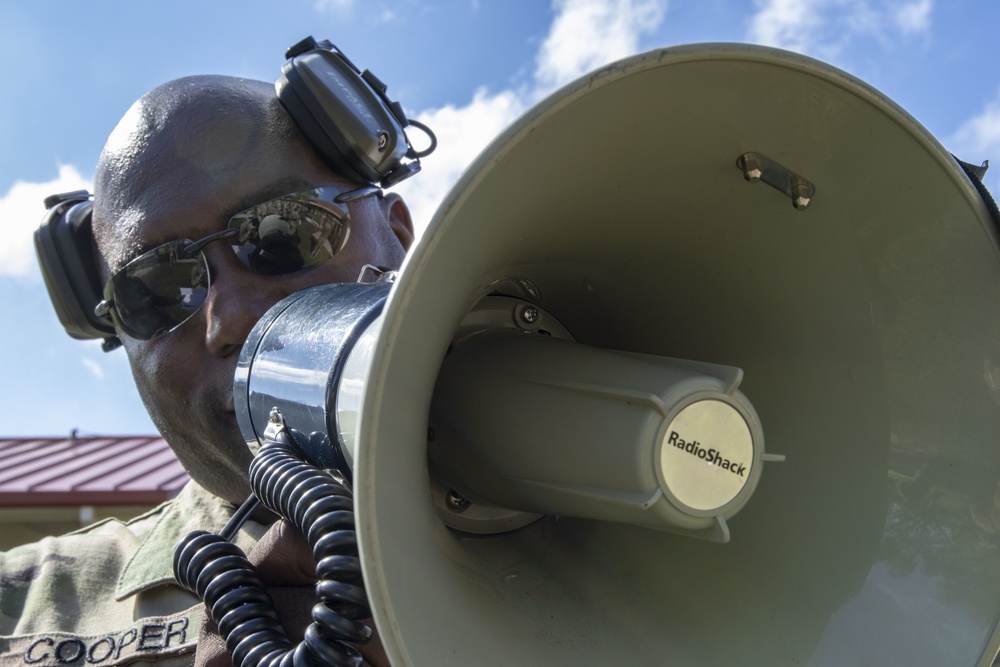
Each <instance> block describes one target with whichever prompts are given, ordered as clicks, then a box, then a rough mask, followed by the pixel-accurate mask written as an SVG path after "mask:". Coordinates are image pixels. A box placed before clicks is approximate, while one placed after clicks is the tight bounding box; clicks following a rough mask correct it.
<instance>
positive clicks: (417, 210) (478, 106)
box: [396, 89, 525, 232]
mask: <svg viewBox="0 0 1000 667" xmlns="http://www.w3.org/2000/svg"><path fill="white" fill-rule="evenodd" d="M523 98H524V95H521V94H518V93H516V92H514V91H510V90H505V91H502V92H500V93H496V94H493V95H491V94H489V93H487V92H486V91H485V90H482V89H481V90H478V91H476V93H475V95H474V96H473V98H472V101H471V102H470V103H469V104H468V105H467V106H464V107H461V108H459V107H454V106H451V105H449V106H445V107H442V108H440V109H433V110H429V111H425V112H423V113H421V114H419V115H418V116H417V120H419V121H420V122H422V123H424V124H425V125H427V126H428V127H430V128H432V129H433V130H434V133H435V134H436V135H437V138H438V148H437V150H435V151H434V153H432V154H431V156H430V157H429V158H427V159H426V160H425V161H424V163H423V170H422V171H421V172H420V173H419V174H418V175H417V176H414V177H413V178H412V179H410V180H408V181H404V182H403V183H401V184H400V185H399V187H398V188H396V190H397V191H398V192H399V193H400V194H401V195H402V196H403V197H404V198H405V199H406V203H407V204H408V205H409V207H410V211H411V213H412V214H413V219H414V221H415V223H416V227H417V231H418V232H421V231H423V229H424V227H426V225H427V223H428V222H430V219H431V216H432V215H433V213H434V211H435V210H436V209H437V206H438V204H440V202H441V200H442V199H443V198H444V195H445V194H446V193H447V192H448V190H449V189H450V188H451V186H452V185H453V184H454V183H455V181H457V180H458V177H459V176H461V174H462V172H463V171H464V170H465V168H466V167H467V166H468V165H469V164H470V163H471V162H472V161H473V160H474V159H475V157H476V156H477V155H479V153H480V152H481V151H482V150H483V149H484V148H485V147H486V145H487V144H489V142H490V141H492V140H493V139H494V138H495V137H496V136H497V135H498V134H499V133H500V132H501V131H502V130H503V129H504V128H505V127H507V126H508V125H510V123H511V122H512V121H513V120H514V119H516V118H517V117H518V116H519V115H521V113H522V112H523V111H524V109H525V101H524V99H523ZM411 139H412V140H413V142H414V144H416V145H422V144H421V141H422V139H423V137H421V136H420V132H419V131H418V130H414V131H411Z"/></svg>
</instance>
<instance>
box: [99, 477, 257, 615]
mask: <svg viewBox="0 0 1000 667" xmlns="http://www.w3.org/2000/svg"><path fill="white" fill-rule="evenodd" d="M235 509H236V508H235V507H234V506H233V505H232V504H231V503H228V502H226V501H225V500H223V499H222V498H219V497H218V496H215V495H213V494H211V493H209V492H208V491H206V490H205V489H204V488H203V487H201V486H199V485H198V484H196V483H195V482H193V481H191V482H188V483H187V484H186V485H185V486H184V488H183V489H181V492H180V493H179V494H177V497H176V498H174V499H173V500H171V501H170V502H168V503H166V504H164V505H162V506H161V507H159V508H158V509H156V510H154V511H153V512H151V513H150V514H147V515H145V516H143V517H140V518H139V519H136V520H135V521H134V522H131V523H130V524H129V525H130V527H132V525H133V524H135V525H136V528H138V527H139V525H140V524H141V523H142V522H149V523H151V524H152V527H151V528H149V529H148V533H147V534H146V535H145V536H144V537H143V536H142V535H141V533H140V534H139V535H137V536H138V537H139V538H140V539H141V540H142V541H141V542H140V544H139V547H138V548H137V549H136V550H135V553H133V554H132V557H131V558H130V559H129V561H128V563H127V564H126V565H125V569H124V570H122V574H121V577H119V579H118V585H117V587H116V588H115V599H117V600H123V599H125V598H127V597H130V596H132V595H135V594H136V593H140V592H142V591H144V590H147V589H149V588H152V587H154V586H159V585H163V584H172V585H175V586H176V585H177V582H176V580H175V579H174V571H173V561H174V549H176V547H177V544H178V542H180V540H181V539H182V538H183V537H185V536H186V535H187V534H188V533H190V532H191V531H193V530H207V531H209V532H212V533H218V532H220V531H221V530H222V528H223V527H224V526H225V525H226V522H227V521H228V520H229V517H230V516H232V514H233V512H234V511H235ZM157 515H158V516H157ZM264 530H266V527H265V526H263V525H261V524H259V523H256V522H253V521H248V522H247V523H246V524H244V527H243V529H242V530H241V531H240V535H239V536H238V538H237V540H236V543H237V545H238V546H240V547H241V548H243V549H244V550H246V549H249V548H250V546H252V545H253V544H254V543H255V542H256V541H257V539H259V538H260V536H261V535H262V534H263V532H264Z"/></svg>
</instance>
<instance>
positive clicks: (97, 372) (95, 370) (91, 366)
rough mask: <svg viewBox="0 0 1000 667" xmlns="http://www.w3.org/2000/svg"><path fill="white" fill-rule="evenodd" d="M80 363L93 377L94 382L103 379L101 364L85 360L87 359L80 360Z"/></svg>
mask: <svg viewBox="0 0 1000 667" xmlns="http://www.w3.org/2000/svg"><path fill="white" fill-rule="evenodd" d="M80 363H81V364H83V367H84V368H86V369H87V370H88V371H89V372H90V374H91V375H93V376H94V379H95V380H103V379H104V368H102V367H101V364H99V363H98V362H96V361H94V360H93V359H87V358H83V359H81V360H80Z"/></svg>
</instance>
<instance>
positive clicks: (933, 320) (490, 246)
mask: <svg viewBox="0 0 1000 667" xmlns="http://www.w3.org/2000/svg"><path fill="white" fill-rule="evenodd" d="M998 387H1000V254H998V243H997V230H996V227H995V223H994V221H993V220H992V219H991V215H990V210H989V209H988V208H987V205H986V204H985V203H984V201H983V199H982V198H981V197H980V195H979V193H978V192H977V190H976V189H975V187H974V186H973V184H972V182H970V180H969V179H968V178H967V177H966V175H965V173H964V172H963V170H962V169H961V167H960V166H959V164H958V163H957V162H956V161H955V160H954V158H953V157H952V156H950V155H949V154H948V153H947V151H945V150H944V149H943V148H942V147H941V146H940V145H939V144H938V143H937V141H935V140H934V139H933V138H932V137H931V136H930V135H929V134H928V133H927V131H925V130H924V129H923V128H922V127H921V126H920V125H919V124H918V123H916V122H915V121H914V120H913V119H912V118H910V117H909V116H908V115H907V114H906V113H905V112H903V111H902V110H901V109H899V108H898V107H897V106H896V105H894V104H893V103H892V102H890V101H888V100H887V99H886V98H885V97H884V96H882V95H881V94H879V93H878V92H877V91H875V90H873V89H871V88H870V87H868V86H867V85H865V84H863V83H861V82H859V81H857V80H856V79H854V78H852V77H850V76H848V75H846V74H844V73H842V72H840V71H838V70H835V69H833V68H831V67H829V66H826V65H823V64H821V63H818V62H816V61H813V60H810V59H808V58H805V57H802V56H799V55H795V54H790V53H785V52H781V51H777V50H773V49H767V48H762V47H754V46H747V45H698V46H689V47H680V48H672V49H665V50H660V51H655V52H651V53H646V54H643V55H640V56H636V57H633V58H630V59H627V60H624V61H621V62H618V63H615V64H614V65H611V66H609V67H606V68H604V69H601V70H599V71H597V72H595V73H593V74H591V75H589V76H587V77H585V78H583V79H581V80H579V81H577V82H575V83H573V84H571V85H569V86H567V87H566V88H564V89H563V90H561V91H559V92H558V93H556V94H554V95H553V96H551V97H550V98H548V99H546V100H545V101H543V102H542V103H541V104H539V105H538V106H536V107H535V108H533V109H532V110H530V111H529V112H528V113H526V114H525V115H524V117H523V118H521V119H520V120H519V121H518V122H516V123H515V124H514V125H513V126H512V127H510V128H509V129H508V130H507V131H506V132H505V133H504V134H503V135H502V136H501V137H500V138H499V139H497V140H496V141H495V142H494V143H493V144H492V145H491V146H490V147H489V148H488V149H487V150H486V151H485V152H484V153H483V155H482V156H480V157H479V158H478V160H477V161H476V162H475V164H474V165H473V166H472V167H471V168H470V169H469V170H468V171H467V172H466V173H465V175H464V176H463V177H462V179H461V180H460V182H459V183H458V184H457V185H456V187H455V188H454V189H453V190H452V192H451V193H450V194H449V196H448V197H447V198H446V199H445V201H444V203H443V204H442V205H441V207H440V208H439V210H438V211H437V213H436V215H435V217H434V219H433V220H432V222H431V224H430V226H429V227H428V230H427V232H426V233H425V234H424V236H423V238H422V239H421V240H420V241H419V243H418V244H417V245H416V247H415V248H414V250H413V251H412V253H411V255H410V256H409V257H408V259H407V261H406V264H405V265H404V267H403V269H402V271H401V274H400V276H399V278H398V280H397V281H396V282H395V284H394V285H393V286H392V287H391V291H390V288H389V287H387V286H380V285H375V286H372V285H356V286H354V285H352V286H330V287H324V288H317V289H315V290H312V291H309V292H306V293H300V294H299V295H294V296H293V297H291V298H290V299H289V300H286V301H284V302H282V303H281V304H279V305H278V306H276V307H275V309H273V310H272V311H271V313H269V314H268V315H267V316H265V318H264V320H262V321H261V323H260V324H259V325H258V327H257V328H256V329H255V333H254V334H253V336H252V339H251V341H250V342H249V343H248V345H247V346H246V347H245V349H244V354H243V357H242V359H241V371H240V375H239V377H238V380H237V385H236V388H237V403H238V405H239V406H241V407H240V409H241V413H242V414H241V417H240V420H241V426H242V427H243V431H244V434H245V435H246V436H247V438H248V440H250V441H252V442H255V441H256V439H257V438H259V437H260V436H261V435H262V434H263V431H264V428H265V424H266V421H267V418H268V414H269V412H270V409H271V408H272V407H278V409H279V410H280V412H281V414H282V415H283V416H284V418H285V420H286V421H287V423H288V424H289V426H293V427H295V428H298V429H300V430H302V431H304V432H306V433H308V432H310V431H314V432H315V434H314V435H313V436H312V440H313V441H315V442H317V443H322V446H323V447H325V448H326V449H325V451H326V452H327V453H326V454H320V456H319V458H323V457H326V459H327V460H323V461H320V462H321V463H322V464H323V465H325V466H327V467H334V466H337V465H340V466H344V465H346V466H347V467H349V468H352V469H353V477H354V487H355V511H356V516H357V532H358V542H359V550H360V555H361V558H362V562H363V570H364V579H365V584H366V587H367V590H368V594H369V598H370V601H371V604H372V608H373V611H374V616H375V619H376V622H377V624H378V627H379V630H380V634H381V638H382V641H383V643H384V644H385V648H386V651H387V654H388V656H389V658H390V659H391V661H392V664H394V665H397V666H419V667H425V666H426V667H440V666H442V665H460V666H463V667H465V666H468V665H574V667H576V666H580V665H608V664H623V665H660V664H671V665H713V666H714V665H748V664H751V665H792V664H803V665H804V664H809V665H870V664H879V665H891V664H899V665H908V666H910V665H945V664H947V665H989V664H991V661H992V660H993V658H994V655H995V654H996V651H997V647H998V643H1000V634H998V629H997V628H998V620H1000V606H998V601H1000V539H998V537H997V536H998V534H1000V510H997V509H996V508H997V505H996V501H995V500H994V495H995V494H996V493H997V489H1000V447H998V446H997V443H998V439H1000V437H998V436H1000V407H998V406H1000V389H998ZM765 436H766V441H767V451H765V448H764V438H765ZM771 452H777V453H779V454H781V455H784V456H786V457H787V458H786V460H785V462H784V463H780V464H771V463H767V461H768V460H769V459H775V458H780V457H778V456H776V455H774V454H772V453H771ZM692 537H695V538H701V539H692Z"/></svg>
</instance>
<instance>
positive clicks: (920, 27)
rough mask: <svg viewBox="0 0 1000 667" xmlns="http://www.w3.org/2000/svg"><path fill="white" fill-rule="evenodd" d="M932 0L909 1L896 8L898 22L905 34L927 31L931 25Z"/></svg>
mask: <svg viewBox="0 0 1000 667" xmlns="http://www.w3.org/2000/svg"><path fill="white" fill-rule="evenodd" d="M932 6H933V3H932V2H931V0H917V1H916V2H908V3H906V4H904V5H902V6H901V7H899V8H898V9H897V10H896V24H897V25H898V26H899V29H900V30H901V31H902V32H903V34H904V35H908V34H912V33H917V32H927V30H929V29H930V26H931V8H932Z"/></svg>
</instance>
